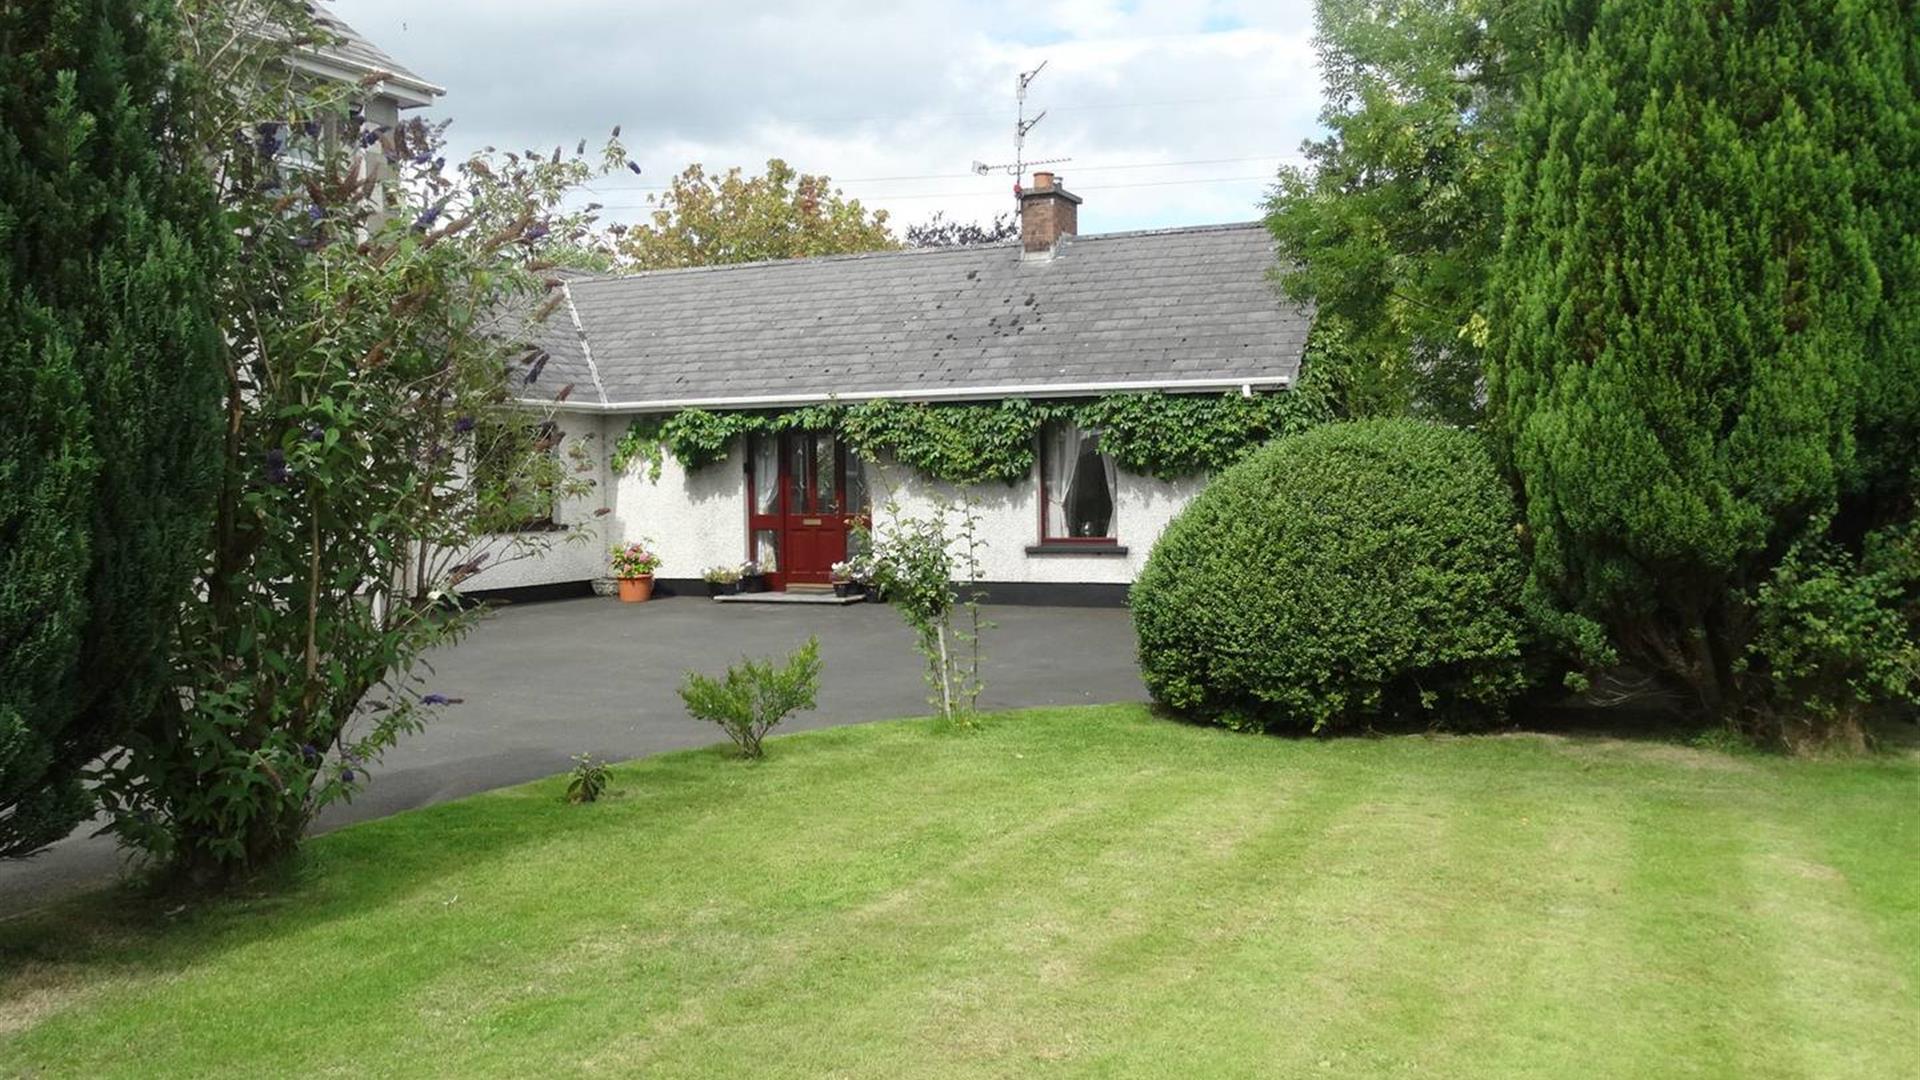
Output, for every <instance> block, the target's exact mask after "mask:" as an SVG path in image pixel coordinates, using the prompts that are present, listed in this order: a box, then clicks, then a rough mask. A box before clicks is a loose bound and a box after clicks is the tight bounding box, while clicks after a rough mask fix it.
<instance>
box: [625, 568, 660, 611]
mask: <svg viewBox="0 0 1920 1080" xmlns="http://www.w3.org/2000/svg"><path fill="white" fill-rule="evenodd" d="M652 596H653V575H652V574H642V575H640V576H639V577H623V578H621V579H620V602H621V603H623V604H644V603H646V602H647V600H648V599H650V598H651V597H652Z"/></svg>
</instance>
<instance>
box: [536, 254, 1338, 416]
mask: <svg viewBox="0 0 1920 1080" xmlns="http://www.w3.org/2000/svg"><path fill="white" fill-rule="evenodd" d="M1273 266H1274V255H1273V249H1272V243H1271V239H1270V237H1269V236H1268V234H1267V232H1266V230H1265V229H1264V228H1263V227H1262V226H1260V225H1259V224H1258V223H1248V224H1240V225H1217V226H1205V227H1199V228H1186V229H1165V230H1156V231H1150V232H1132V233H1111V234H1107V235H1094V236H1079V237H1067V238H1064V239H1063V240H1062V241H1061V242H1060V244H1059V246H1058V248H1057V249H1056V251H1055V253H1054V254H1053V256H1052V257H1051V258H1049V259H1044V260H1037V259H1030V258H1029V259H1023V258H1022V257H1021V251H1020V245H1019V243H1018V242H1013V243H1007V244H995V245H988V246H981V247H970V248H937V249H928V250H919V251H902V252H883V253H877V254H870V255H846V256H832V257H827V258H818V259H796V260H788V261H782V262H766V263H751V264H743V265H736V266H722V267H703V268H695V269H686V270H667V271H655V272H651V273H644V274H635V275H629V276H621V277H600V278H588V279H579V280H574V281H572V282H570V284H569V285H568V293H569V296H570V301H571V308H572V311H571V314H572V316H573V318H572V319H569V318H568V317H567V315H568V311H567V309H566V307H564V306H563V308H562V309H561V310H560V311H556V312H555V313H554V314H553V316H552V318H550V319H549V320H548V324H547V326H546V327H544V328H543V329H542V330H541V331H540V335H539V337H540V340H539V344H541V345H543V347H545V348H547V349H548V351H549V352H551V353H552V359H550V360H549V361H548V362H547V366H546V369H545V370H544V371H543V372H542V374H541V376H540V378H539V380H538V382H537V384H536V386H537V387H538V388H540V389H541V390H544V391H545V393H546V395H548V396H550V395H551V393H553V392H554V391H555V390H557V389H558V388H559V386H560V385H562V384H563V383H565V382H572V383H574V384H575V388H574V391H573V394H572V396H571V397H570V399H569V404H570V405H572V406H573V407H576V408H600V409H607V410H616V411H620V410H624V411H660V410H668V409H673V408H684V407H688V406H693V405H703V406H707V407H714V408H726V407H730V406H731V407H750V406H754V405H772V404H785V403H800V402H806V401H820V400H826V399H827V398H829V397H839V398H841V399H843V400H858V399H861V398H865V397H881V396H884V397H897V398H902V399H914V398H921V399H932V398H950V399H963V398H969V397H971V398H991V397H1010V396H1024V395H1028V394H1032V395H1035V396H1043V395H1046V394H1048V393H1075V392H1078V393H1091V392H1105V391H1106V390H1107V389H1109V388H1113V387H1124V388H1133V387H1137V388H1139V389H1142V390H1146V389H1156V388H1157V389H1169V390H1179V389H1189V390H1200V389H1226V388H1230V387H1233V386H1239V385H1242V384H1245V383H1249V382H1250V383H1253V384H1254V385H1257V386H1263V387H1272V386H1277V385H1283V384H1286V383H1288V382H1290V381H1291V380H1292V378H1293V377H1294V376H1295V375H1296V374H1297V373H1298V371H1299V367H1300V357H1301V353H1302V351H1303V350H1304V349H1305V346H1306V337H1307V325H1308V321H1309V316H1308V312H1306V311H1305V310H1303V309H1302V308H1300V307H1299V306H1298V305H1295V304H1292V303H1289V302H1287V301H1286V300H1284V299H1283V298H1282V297H1281V296H1280V295H1279V294H1278V293H1277V292H1276V291H1275V289H1274V286H1273V284H1272V283H1271V281H1270V280H1269V277H1268V272H1269V271H1270V270H1271V269H1272V268H1273ZM570 322H574V323H577V326H578V329H579V332H578V333H577V334H573V335H571V337H572V340H569V337H570V335H569V334H568V333H567V331H569V330H571V329H573V327H570V326H569V325H568V324H569V323H570ZM583 376H584V377H583Z"/></svg>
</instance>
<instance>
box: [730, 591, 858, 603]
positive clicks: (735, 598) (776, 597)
mask: <svg viewBox="0 0 1920 1080" xmlns="http://www.w3.org/2000/svg"><path fill="white" fill-rule="evenodd" d="M865 599H866V597H865V596H864V595H862V596H835V595H833V593H832V592H750V593H732V594H729V595H727V596H716V597H714V598H713V600H714V602H715V603H717V604H832V605H834V606H836V607H845V606H846V605H848V604H858V603H860V602H861V601H862V600H865Z"/></svg>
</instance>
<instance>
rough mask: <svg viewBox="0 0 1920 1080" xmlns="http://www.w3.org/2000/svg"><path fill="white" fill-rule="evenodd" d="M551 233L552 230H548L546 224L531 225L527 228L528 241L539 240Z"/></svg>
mask: <svg viewBox="0 0 1920 1080" xmlns="http://www.w3.org/2000/svg"><path fill="white" fill-rule="evenodd" d="M551 231H552V230H550V229H548V228H547V226H546V225H545V224H534V225H529V226H527V239H529V240H538V239H540V238H541V237H543V236H545V235H547V233H549V232H551Z"/></svg>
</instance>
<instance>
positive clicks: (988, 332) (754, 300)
mask: <svg viewBox="0 0 1920 1080" xmlns="http://www.w3.org/2000/svg"><path fill="white" fill-rule="evenodd" d="M1080 201H1081V200H1080V199H1079V198H1078V197H1077V196H1075V195H1073V194H1071V193H1069V192H1068V191H1067V190H1066V189H1065V188H1064V186H1062V185H1061V184H1059V183H1058V182H1057V181H1056V179H1055V177H1053V176H1052V175H1051V174H1048V173H1039V174H1036V175H1035V177H1034V185H1033V187H1032V188H1031V189H1030V190H1028V191H1026V192H1025V193H1024V194H1023V195H1022V196H1021V226H1022V236H1021V239H1020V240H1019V241H1018V242H1009V243H1005V244H995V245H987V246H979V247H965V248H938V249H925V250H915V251H899V252H884V253H878V254H869V255H851V256H836V257H826V258H817V259H796V260H788V261H780V262H764V263H753V264H745V265H734V266H718V267H705V268H695V269H686V270H672V271H660V272H652V273H645V274H637V275H630V276H619V277H604V278H579V279H574V280H572V281H570V282H569V283H568V284H567V286H566V290H565V291H566V302H565V306H564V308H563V309H562V310H563V312H564V315H563V314H562V313H561V312H556V313H555V315H554V317H553V318H552V319H550V320H549V322H548V325H547V327H546V329H545V331H544V332H543V335H542V338H541V340H540V341H539V345H540V347H542V348H543V349H545V350H546V352H547V353H548V354H550V355H549V357H548V358H547V359H546V362H545V364H544V365H543V367H542V371H541V374H540V378H539V383H538V386H539V388H540V389H541V393H542V396H543V397H546V398H550V397H551V395H552V393H553V389H554V388H556V387H558V386H560V385H562V384H567V383H571V384H573V390H572V392H571V395H570V396H569V397H568V399H567V400H566V401H565V402H564V403H562V404H561V405H560V406H559V408H560V414H559V417H558V423H559V425H560V428H561V431H562V433H563V435H564V439H565V440H566V441H567V442H569V443H571V444H572V445H575V446H584V447H586V448H587V451H588V455H589V460H590V461H591V462H592V465H591V468H592V469H593V470H595V471H596V473H597V475H596V476H595V477H594V479H595V480H596V483H595V485H594V488H593V490H592V493H591V494H590V495H588V496H586V497H584V498H579V499H571V500H565V501H563V502H561V504H560V505H558V506H556V508H555V510H554V522H553V524H554V525H555V526H558V527H560V528H562V529H566V530H571V531H574V532H576V533H588V534H589V535H588V536H587V537H586V538H585V539H584V541H577V542H573V543H559V544H556V545H555V546H554V547H553V549H552V550H551V551H549V552H547V553H546V554H544V555H543V556H541V557H539V558H535V559H523V560H519V561H513V562H505V563H503V564H501V565H498V566H494V567H490V568H489V569H487V570H486V571H484V572H483V573H481V574H480V575H478V576H476V577H475V578H473V579H472V580H471V581H469V582H468V583H467V588H468V590H469V591H474V592H479V593H482V594H486V593H504V594H509V595H510V594H515V593H524V592H528V591H537V592H540V593H558V592H569V591H583V590H585V589H586V588H587V586H588V583H589V582H590V580H591V579H592V578H594V577H597V576H601V575H603V574H605V572H606V569H605V559H606V549H607V547H608V546H609V545H611V544H615V543H625V542H627V541H630V540H636V539H642V538H644V539H646V540H648V541H650V542H651V544H652V546H653V547H654V549H655V550H656V551H658V552H659V553H660V554H661V555H662V556H663V559H664V562H663V565H662V567H661V569H660V572H659V575H658V578H657V584H658V585H659V586H660V587H663V588H665V589H668V590H673V589H676V588H677V589H681V590H687V589H697V588H699V577H700V574H701V572H702V571H703V570H704V569H705V568H707V567H709V566H713V565H716V564H721V563H729V562H732V563H738V562H741V561H743V560H747V559H754V560H757V561H759V562H760V563H762V564H763V565H765V566H767V567H768V568H769V569H770V570H771V574H770V578H771V581H772V583H773V587H774V588H776V589H812V588H824V587H826V585H827V581H828V568H829V567H830V566H831V565H832V564H833V563H834V562H836V561H839V560H840V559H843V558H845V557H846V554H847V539H848V533H849V530H850V528H851V526H852V525H853V524H854V523H856V522H858V521H860V520H861V519H862V518H865V517H867V516H869V515H871V514H873V513H874V512H875V511H876V507H880V506H884V505H886V504H887V503H889V502H895V503H897V504H898V505H899V506H900V507H901V509H902V510H903V511H905V512H907V513H913V512H915V511H917V510H920V509H922V508H925V507H926V506H927V505H929V504H930V502H931V501H932V500H933V499H934V497H935V496H945V497H948V498H951V497H952V496H954V495H955V494H959V493H956V492H953V491H952V490H951V489H948V488H946V487H945V485H942V484H938V483H936V482H934V481H931V480H929V479H927V478H925V477H922V476H918V475H916V474H915V473H913V472H912V471H911V470H909V469H906V468H903V467H901V466H900V465H899V464H898V463H895V462H892V461H887V460H880V461H862V460H859V459H858V458H857V457H856V456H854V455H852V454H850V453H849V452H848V450H847V448H846V447H845V446H844V445H842V444H841V443H840V441H839V440H837V439H836V438H835V437H834V436H833V435H832V434H831V433H820V432H787V433H782V434H779V435H773V436H764V437H758V436H756V437H751V438H743V439H741V440H740V441H739V443H738V445H735V446H733V447H732V448H731V451H730V453H729V454H728V456H727V458H726V459H725V460H724V461H723V462H721V463H719V464H715V465H710V466H707V467H704V468H700V469H696V470H693V471H691V472H689V471H688V470H687V469H685V468H684V467H683V466H682V465H681V464H680V463H679V462H677V461H675V460H674V459H673V458H672V457H671V456H668V457H667V459H666V461H665V463H664V467H663V469H662V471H661V474H660V476H659V478H658V479H657V480H655V479H652V478H651V477H650V476H649V475H648V472H649V470H648V469H646V468H644V467H641V468H630V469H628V470H626V471H624V472H623V473H622V474H621V475H614V473H613V470H612V468H611V465H610V456H611V449H612V447H613V445H614V444H615V442H616V441H617V440H618V439H619V438H620V436H621V435H622V433H624V432H625V431H626V430H627V429H628V427H629V425H630V423H631V422H632V421H633V419H634V418H635V417H636V416H641V415H644V414H658V413H671V412H677V411H681V410H686V409H691V408H700V409H707V410H715V411H718V410H735V409H759V410H764V409H778V408H789V407H796V406H804V405H808V404H818V403H824V402H828V401H835V400H837V401H840V402H848V403H851V402H859V401H870V400H874V399H890V400H896V401H902V402H987V401H995V400H1001V399H1006V398H1012V397H1026V398H1032V399H1036V400H1060V399H1071V398H1079V397H1089V396H1097V395H1106V394H1114V393H1124V392H1136V391H1162V392H1166V393H1209V394H1220V393H1241V394H1253V393H1258V392H1271V391H1276V390H1284V389H1286V388H1288V387H1289V386H1290V385H1291V383H1292V381H1293V379H1294V378H1295V376H1296V374H1297V373H1298V371H1299V367H1300V361H1301V355H1302V352H1303V350H1304V348H1305V343H1306V335H1307V326H1308V321H1309V320H1308V314H1307V312H1305V311H1304V310H1302V309H1300V308H1299V307H1298V306H1296V305H1293V304H1289V303H1287V302H1285V301H1283V300H1282V299H1281V298H1280V297H1279V296H1278V295H1277V293H1276V292H1275V290H1274V287H1273V284H1272V282H1271V281H1270V280H1269V272H1270V271H1271V270H1272V268H1273V266H1274V255H1273V249H1272V245H1271V241H1270V238H1269V237H1268V235H1267V233H1266V231H1265V230H1264V228H1262V226H1261V225H1259V224H1258V223H1246V224H1235V225H1219V226H1203V227H1197V228H1181V229H1163V230H1154V231H1149V232H1129V233H1112V234H1107V235H1092V236H1077V235H1075V233H1076V231H1077V230H1076V224H1077V218H1078V207H1079V204H1080ZM1039 441H1040V445H1039V446H1038V448H1037V450H1038V452H1037V453H1036V455H1035V458H1036V464H1035V467H1034V470H1033V473H1032V475H1031V476H1030V477H1029V478H1028V479H1027V480H1026V481H1025V482H1022V483H1016V484H1012V485H1008V484H1001V483H987V484H982V485H979V486H977V487H975V488H974V489H973V490H972V491H971V492H969V493H967V494H970V495H971V496H972V497H973V500H974V502H975V503H976V505H977V507H978V511H979V513H980V515H981V518H982V522H983V526H984V529H983V532H984V538H985V540H986V541H987V547H986V550H985V552H984V567H983V569H984V579H985V580H984V584H985V586H986V589H987V592H988V594H989V596H990V597H991V598H992V599H994V600H995V601H998V602H1013V603H1018V602H1052V603H1118V602H1122V601H1123V600H1124V598H1125V595H1126V590H1127V587H1128V585H1129V584H1130V583H1131V582H1132V581H1133V580H1134V578H1135V577H1136V575H1137V574H1138V573H1139V570H1140V568H1141V565H1142V563H1143V561H1144V560H1145V558H1146V555H1147V552H1148V550H1149V549H1150V548H1151V547H1152V546H1153V543H1154V541H1155V540H1156V539H1157V538H1158V537H1159V535H1160V532H1161V530H1162V529H1163V528H1164V527H1165V526H1166V524H1167V522H1168V521H1169V520H1171V519H1172V517H1173V516H1174V515H1175V514H1176V513H1178V512H1179V510H1180V508H1181V507H1182V506H1184V505H1185V504H1186V503H1187V501H1188V500H1189V499H1191V498H1192V497H1193V495H1194V494H1195V493H1196V492H1197V491H1198V490H1199V489H1200V488H1201V486H1202V485H1203V484H1204V483H1205V478H1204V477H1200V476H1196V477H1192V478H1189V479H1185V480H1180V481H1165V480H1159V479H1154V478H1151V477H1144V476H1136V475H1132V474H1130V473H1128V472H1126V471H1124V470H1121V469H1118V468H1116V467H1115V465H1114V463H1113V461H1112V460H1111V459H1110V458H1108V457H1107V456H1106V455H1105V454H1103V453H1102V452H1101V450H1100V443H1099V433H1098V432H1094V431H1078V430H1075V429H1074V428H1073V427H1072V426H1071V425H1066V424H1061V425H1055V426H1052V427H1050V428H1048V429H1047V430H1046V431H1044V432H1043V433H1042V434H1041V436H1040V440H1039Z"/></svg>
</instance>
